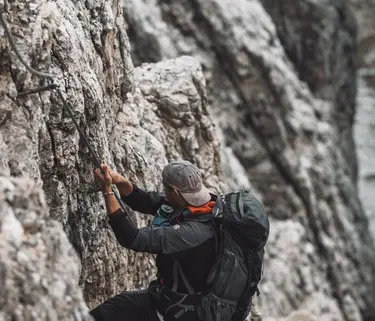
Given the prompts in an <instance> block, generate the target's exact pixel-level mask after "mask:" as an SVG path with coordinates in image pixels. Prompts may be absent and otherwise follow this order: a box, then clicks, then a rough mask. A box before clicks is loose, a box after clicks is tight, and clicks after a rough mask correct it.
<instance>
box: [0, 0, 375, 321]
mask: <svg viewBox="0 0 375 321" xmlns="http://www.w3.org/2000/svg"><path fill="white" fill-rule="evenodd" d="M0 8H1V9H2V10H4V11H5V17H6V19H7V21H8V24H9V25H10V26H11V29H12V32H13V34H14V35H15V39H16V43H17V46H18V47H19V48H20V50H21V52H22V55H23V56H24V57H25V59H26V61H27V62H28V63H30V64H31V65H32V66H33V67H34V68H36V69H38V70H45V71H48V72H50V73H52V74H53V75H55V79H56V82H57V84H58V85H59V86H60V88H61V90H62V91H63V93H64V95H65V97H66V99H67V100H68V101H69V102H70V103H71V105H72V107H73V108H74V113H75V116H76V118H77V119H78V121H79V124H80V126H81V127H82V128H83V130H84V131H85V133H86V135H87V136H88V137H89V140H90V143H91V144H92V145H93V147H94V149H95V151H96V152H97V154H98V155H100V157H101V158H102V159H103V160H105V161H106V162H108V163H109V164H110V165H111V166H112V167H113V168H116V169H117V170H118V171H120V172H122V173H123V174H124V175H126V176H127V177H129V178H130V179H131V180H132V181H133V182H135V183H136V184H138V185H139V186H141V187H144V188H147V189H157V190H158V189H160V188H161V184H160V183H161V182H160V171H161V169H162V167H163V166H164V165H165V164H166V163H167V162H168V161H171V160H174V159H176V158H185V159H189V160H191V161H193V162H194V163H196V164H197V165H198V166H199V167H200V168H202V170H203V171H204V173H205V182H206V184H207V186H208V187H209V188H211V189H212V191H216V192H218V191H225V190H228V189H230V188H235V187H237V186H241V187H251V188H252V190H253V191H254V193H256V194H257V195H258V196H259V197H260V199H261V200H262V201H263V203H264V204H265V207H266V209H267V211H268V213H269V215H270V219H271V228H272V231H271V235H270V240H269V243H268V246H267V255H266V261H265V266H266V267H265V271H264V272H265V276H264V280H263V282H262V284H261V292H262V296H261V297H260V306H261V309H262V313H263V315H264V316H265V318H279V317H285V316H287V315H289V314H290V313H292V312H293V311H294V310H300V309H303V310H307V311H310V312H312V313H314V314H316V315H317V316H319V318H320V320H353V321H354V320H356V321H357V320H363V319H364V318H366V317H368V318H370V317H371V316H372V317H375V311H374V310H373V309H372V306H373V302H374V299H375V289H374V287H375V276H374V275H375V255H374V253H375V252H374V251H375V249H374V244H373V241H372V239H371V236H370V234H369V231H368V226H367V221H366V217H365V215H364V212H363V210H362V206H361V203H360V201H359V198H358V193H357V189H356V180H357V164H356V157H355V152H354V143H353V132H352V126H353V119H354V115H355V95H356V77H355V63H354V62H355V59H356V57H355V55H356V27H355V19H354V17H353V15H352V11H351V9H350V8H349V6H348V4H347V3H346V2H344V1H335V2H334V3H333V2H332V1H320V2H316V1H309V0H303V1H298V2H284V1H268V0H263V1H258V0H239V1H236V2H235V3H234V2H233V1H231V0H177V1H169V0H125V1H124V2H122V1H117V0H113V1H106V0H99V1H98V0H97V1H94V0H87V1H85V2H82V1H72V0H59V1H47V0H31V1H28V2H26V1H6V2H4V3H3V2H2V1H0ZM0 35H1V38H0V57H1V59H0V97H1V99H0V149H1V153H0V175H1V182H2V183H1V184H0V185H1V191H2V194H4V195H5V196H1V197H0V208H1V213H2V217H3V219H2V220H0V231H1V239H0V250H1V251H2V253H8V254H7V256H6V255H4V256H3V255H2V256H1V265H0V275H1V278H0V280H2V281H4V284H5V285H6V286H5V287H2V289H3V290H2V291H5V292H4V293H5V294H6V295H2V296H1V299H0V300H2V303H4V304H2V306H4V307H6V308H2V307H1V313H2V314H0V318H3V319H4V320H13V319H15V318H16V317H17V318H18V319H19V320H36V319H38V320H39V319H41V320H48V319H51V318H49V315H50V314H49V313H53V312H52V311H53V309H55V310H56V311H58V312H56V313H58V314H59V315H61V318H63V319H66V320H68V319H72V320H73V319H87V318H88V316H87V310H86V308H85V307H84V302H83V299H84V300H85V302H86V303H87V305H88V306H89V307H93V306H95V305H96V304H98V303H100V302H101V301H103V300H104V299H106V298H107V297H109V296H112V295H114V294H116V293H119V292H120V291H123V290H124V289H132V288H138V287H142V286H144V285H146V284H147V282H148V280H149V279H150V278H152V277H153V275H154V263H153V258H152V257H151V256H148V255H144V254H135V253H133V252H131V251H127V250H124V249H123V248H121V247H120V246H119V245H117V243H116V241H115V239H114V236H113V233H112V232H111V230H110V228H109V227H108V224H107V221H106V216H105V210H104V203H103V199H102V197H101V195H100V193H98V192H97V191H96V190H97V189H96V185H95V183H94V182H93V176H92V170H93V165H92V162H91V160H90V156H89V154H88V151H87V149H86V148H85V146H84V145H83V144H82V142H81V141H80V139H79V135H78V133H77V131H76V130H75V128H74V126H73V124H72V122H71V119H70V118H69V117H68V115H67V114H66V112H64V109H63V106H62V104H61V101H60V100H59V99H58V98H57V96H56V94H55V93H54V92H48V91H47V92H44V93H41V94H34V95H31V96H26V97H22V98H20V97H17V92H21V91H24V90H27V89H29V88H33V87H37V86H38V85H41V83H40V81H39V80H38V79H37V78H35V77H33V76H31V75H30V74H29V73H28V72H27V71H26V70H25V68H24V67H23V66H22V65H20V63H19V62H18V60H17V58H16V56H15V54H14V52H12V51H11V50H10V48H9V43H8V41H7V39H6V38H5V37H4V32H3V29H0ZM128 36H129V38H128ZM129 40H130V41H129ZM191 56H193V57H191ZM133 63H134V65H135V66H136V67H133ZM142 63H147V64H142ZM220 143H221V145H220ZM14 177H16V178H14ZM30 180H32V181H34V182H35V183H34V184H32V183H31V182H30ZM41 189H42V190H43V192H41ZM9 191H10V192H9ZM43 193H44V196H43ZM36 198H37V199H38V200H36ZM44 198H45V200H46V205H45V204H44V201H43V199H44ZM15 199H16V200H18V199H20V202H18V201H16V202H15ZM28 200H29V201H28ZM22 204H24V205H22ZM19 207H21V208H20V209H19ZM46 208H48V214H47V212H46ZM3 212H4V213H6V215H5V216H3ZM29 221H31V222H34V223H32V224H31V223H30V224H31V225H28V223H27V222H29ZM56 221H57V222H59V223H57V222H56ZM137 221H138V223H139V225H142V224H147V223H148V220H147V218H146V217H144V216H137ZM25 222H26V223H25ZM60 226H61V228H60ZM13 228H14V231H13V232H12V233H9V232H7V231H9V230H13ZM62 229H63V230H64V231H65V235H66V236H67V238H68V240H69V241H70V243H71V245H72V247H71V246H70V245H69V243H68V242H67V240H66V236H65V235H64V233H63V232H62ZM13 239H14V240H16V243H12V242H13ZM29 239H31V240H33V242H31V243H29V242H28V240H29ZM53 244H57V245H56V246H54V247H53V248H54V249H55V251H56V252H54V253H53V256H51V255H52V254H50V252H48V246H52V245H53ZM47 245H48V246H47ZM12 246H14V248H12ZM72 248H74V249H75V252H76V253H77V256H76V255H74V254H73V252H72ZM3 251H4V252H3ZM16 253H21V254H20V255H21V259H20V261H19V264H18V268H17V269H16V270H14V268H13V267H14V265H13V264H14V259H13V257H15V256H16V255H17V254H16ZM23 253H26V254H27V255H29V260H23V261H22V255H23ZM3 257H5V259H3ZM77 258H78V259H77ZM33 260H35V261H37V262H38V265H36V266H37V267H39V268H38V269H37V272H35V270H33V269H29V268H28V266H29V265H30V264H31V263H30V262H33ZM63 262H66V263H65V264H66V265H69V269H68V268H67V269H63V270H61V269H60V267H59V265H61V264H64V263H63ZM7 271H13V272H12V273H9V272H7ZM19 274H22V275H23V277H22V278H21V277H20V275H19ZM56 274H58V275H61V278H60V284H58V285H56V288H57V289H58V290H56V288H55V283H56V282H58V279H57V276H56ZM78 275H79V278H78ZM3 276H4V277H3ZM34 279H35V280H36V281H35V282H34V281H33V282H31V281H30V287H29V285H28V284H29V283H28V282H25V280H34ZM14 284H20V285H19V286H20V287H22V286H25V287H27V291H23V290H20V291H19V292H17V291H16V292H14V293H16V294H12V292H10V287H12V286H13V285H14ZM79 286H80V287H81V288H82V293H83V295H81V293H80V290H79ZM62 288H63V289H68V290H66V295H65V296H61V293H60V292H58V291H62V290H61V289H62ZM56 291H57V292H56ZM8 293H9V294H8ZM34 294H35V295H36V296H41V295H42V294H43V295H46V296H48V297H49V301H48V304H45V305H41V304H38V302H37V300H34V301H33V300H31V301H30V302H29V301H27V300H26V298H28V297H29V296H30V295H31V296H32V295H34ZM72 297H73V298H74V300H73V301H74V302H73V301H72V299H71V298H72ZM15 298H16V299H15ZM82 298H83V299H82ZM25 300H26V301H25ZM61 300H62V301H63V302H67V303H68V304H67V305H65V306H64V308H61V312H60V308H58V309H56V308H55V306H56V304H55V303H54V302H57V301H58V302H61ZM64 300H66V301H64ZM69 300H70V301H69ZM0 302H1V301H0ZM59 304H60V303H59ZM30 306H31V307H35V308H34V310H33V311H36V312H35V313H34V314H30V312H29V311H30ZM58 306H59V305H58ZM70 308H71V309H72V310H73V311H76V312H75V314H74V315H72V314H71V315H69V313H68V310H69V309H70ZM18 311H21V312H18ZM19 313H21V314H19ZM18 315H20V316H18ZM297 315H298V314H297ZM292 318H293V316H292ZM368 320H370V319H368Z"/></svg>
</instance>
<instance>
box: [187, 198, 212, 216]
mask: <svg viewBox="0 0 375 321" xmlns="http://www.w3.org/2000/svg"><path fill="white" fill-rule="evenodd" d="M214 205H215V202H214V201H209V202H207V203H205V204H203V205H201V206H188V209H189V211H190V213H191V214H192V215H199V214H209V213H212V208H213V207H214Z"/></svg>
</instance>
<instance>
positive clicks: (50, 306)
mask: <svg viewBox="0 0 375 321" xmlns="http://www.w3.org/2000/svg"><path fill="white" fill-rule="evenodd" d="M0 213H1V215H0V231H1V234H0V257H1V261H0V284H1V287H0V307H1V309H0V320H2V321H11V320H25V321H26V320H29V321H31V320H41V321H42V320H45V321H47V320H76V321H78V320H91V317H90V316H89V313H88V309H87V306H86V304H85V301H84V300H83V296H82V291H81V289H80V287H79V285H78V282H72V280H76V281H78V277H79V270H80V262H79V259H78V256H77V254H76V253H75V251H74V249H73V247H72V245H71V244H70V243H69V241H68V238H67V237H66V235H65V233H64V232H63V230H62V228H61V225H60V224H59V223H58V222H56V221H55V220H52V219H51V218H50V217H49V215H48V210H47V206H46V202H45V199H44V193H43V191H42V190H41V189H40V188H37V187H36V185H35V182H34V181H32V180H30V179H24V178H11V179H10V178H5V177H0Z"/></svg>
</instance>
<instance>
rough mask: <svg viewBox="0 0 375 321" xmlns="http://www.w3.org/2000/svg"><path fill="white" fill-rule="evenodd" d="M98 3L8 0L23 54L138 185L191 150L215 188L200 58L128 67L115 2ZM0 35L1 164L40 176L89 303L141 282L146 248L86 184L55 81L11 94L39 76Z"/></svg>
mask: <svg viewBox="0 0 375 321" xmlns="http://www.w3.org/2000/svg"><path fill="white" fill-rule="evenodd" d="M104 4H105V2H104V1H103V2H101V3H98V2H94V1H92V2H90V1H88V2H86V3H85V5H84V6H82V4H81V3H80V2H79V3H75V4H73V3H72V2H70V1H66V2H59V4H58V5H57V4H54V3H47V2H33V3H32V2H30V3H29V4H28V5H27V6H23V5H21V4H20V3H13V4H12V5H8V8H7V9H8V10H7V14H6V18H7V21H8V23H9V25H10V26H12V32H13V33H14V34H16V35H18V36H17V37H16V42H17V46H18V47H19V48H20V49H21V51H22V53H23V55H24V57H25V58H26V61H28V62H29V63H32V65H33V67H34V68H36V69H42V70H47V71H49V72H50V73H53V74H54V75H55V77H56V78H55V79H56V82H57V83H58V84H59V85H60V88H62V90H63V92H64V94H66V98H67V99H68V100H69V102H70V103H71V105H72V107H73V109H74V113H75V116H76V118H77V120H78V122H79V124H80V126H81V127H82V128H83V130H84V131H85V133H86V135H87V136H88V138H89V140H90V143H91V144H92V146H93V148H94V149H95V150H96V152H97V154H98V155H100V157H102V158H103V159H104V160H106V161H107V162H108V163H109V164H110V165H111V166H112V167H113V168H117V169H118V170H119V171H120V172H122V173H125V175H127V176H128V177H129V178H130V179H132V181H133V182H135V183H136V184H138V185H139V186H141V187H145V188H148V189H160V188H161V180H160V175H161V169H162V168H163V166H164V165H165V164H167V162H168V161H170V160H173V159H176V158H185V159H190V160H191V161H194V162H195V163H196V164H197V165H198V166H199V167H200V168H202V170H203V171H204V173H205V176H206V177H207V180H206V184H207V185H208V186H211V187H213V190H215V189H216V190H218V189H219V188H221V184H222V183H220V182H219V180H218V174H219V170H220V164H219V142H218V139H217V138H216V136H215V132H214V124H213V121H212V119H211V117H210V116H209V112H208V103H207V97H206V93H205V80H204V77H203V74H202V72H201V67H200V66H199V64H198V62H197V61H196V60H194V59H193V58H191V57H181V58H179V59H177V60H174V61H169V62H167V63H159V64H156V65H153V66H147V65H146V66H144V67H142V68H139V69H136V70H134V69H133V67H132V63H131V60H130V58H129V44H128V42H127V36H126V34H125V32H124V28H123V27H124V20H123V18H122V8H121V6H120V3H118V4H117V6H114V7H111V6H107V5H104ZM115 4H116V3H114V5H115ZM42 18H43V19H42ZM28 25H31V26H33V28H28ZM28 32H29V33H28ZM0 41H1V42H0V52H1V56H2V59H1V63H0V64H1V65H0V71H1V86H0V90H1V107H0V110H1V114H2V115H9V116H6V117H4V118H1V119H2V123H1V128H0V133H1V136H0V137H1V140H0V141H1V174H2V175H5V176H9V175H11V176H19V177H21V176H22V177H29V178H32V179H34V180H36V181H37V182H38V184H39V185H42V186H43V190H44V192H45V195H46V199H47V203H48V206H49V209H50V211H49V213H50V217H51V218H52V219H55V220H57V221H59V222H60V223H61V224H62V226H63V228H64V230H65V232H66V234H67V235H68V238H69V240H70V242H71V243H72V244H73V246H74V248H75V250H76V251H77V253H78V255H79V258H80V261H81V264H82V266H81V273H80V279H79V282H80V284H81V287H82V289H83V293H84V297H85V300H86V302H87V304H88V305H89V306H90V307H94V306H95V305H97V304H99V303H100V302H102V301H104V300H105V299H107V298H108V297H110V296H112V295H114V294H116V293H119V292H122V291H123V290H125V289H133V288H136V287H140V286H143V285H145V284H147V282H148V281H149V278H151V277H154V272H155V271H154V263H153V259H152V257H150V256H148V255H143V254H135V253H133V252H131V253H130V252H129V251H126V250H124V249H123V248H121V247H120V246H119V245H118V244H117V242H116V240H115V238H114V236H113V233H112V232H111V230H110V228H109V225H108V224H107V219H106V215H105V210H104V208H105V207H104V203H103V199H102V196H101V193H98V192H95V193H92V190H95V187H96V186H95V184H94V183H93V175H92V170H93V165H92V162H91V160H90V156H89V154H88V151H87V149H86V147H85V146H84V145H83V144H82V141H80V139H79V135H78V133H77V131H76V130H75V128H74V126H73V124H72V121H71V119H70V118H69V117H68V116H67V114H66V112H64V110H63V106H62V104H61V102H60V101H59V99H58V98H57V97H56V94H55V93H51V92H44V93H42V94H39V95H31V96H27V97H26V98H19V99H17V97H16V95H17V91H23V90H27V89H29V88H32V87H36V86H38V80H37V79H35V78H34V77H30V74H28V73H27V72H26V70H25V68H24V67H23V66H22V65H20V63H19V62H18V60H17V59H16V57H15V55H14V54H13V52H11V51H10V50H9V48H8V43H7V41H6V39H5V38H4V37H1V40H0ZM35 42H37V44H35ZM83 48H84V49H85V50H83ZM34 57H35V58H34ZM41 59H42V60H41ZM130 83H131V84H132V91H131V92H129V89H130V86H129V84H130ZM223 186H224V185H223ZM145 223H146V220H145V219H144V218H143V219H142V218H139V224H145ZM61 254H63V253H61ZM46 273H47V272H46ZM72 282H73V284H76V283H77V282H78V280H74V279H72Z"/></svg>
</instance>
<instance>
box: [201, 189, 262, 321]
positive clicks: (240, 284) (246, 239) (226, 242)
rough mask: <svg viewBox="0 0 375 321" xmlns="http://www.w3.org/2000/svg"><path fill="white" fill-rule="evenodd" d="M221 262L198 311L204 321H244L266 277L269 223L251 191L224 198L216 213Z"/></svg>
mask: <svg viewBox="0 0 375 321" xmlns="http://www.w3.org/2000/svg"><path fill="white" fill-rule="evenodd" d="M213 217H214V220H215V223H216V225H217V227H218V258H217V260H216V262H215V264H214V267H213V268H212V270H211V273H210V274H209V276H208V279H207V282H208V284H210V289H211V290H210V292H209V293H207V294H205V295H204V296H203V298H202V301H201V304H200V305H199V306H198V308H197V312H198V316H199V318H200V319H201V320H204V321H230V320H232V321H242V320H244V319H245V318H246V316H247V315H248V314H249V312H250V308H251V298H252V296H253V295H254V294H255V292H258V293H259V291H258V283H259V281H260V279H261V276H262V262H263V254H264V246H265V244H266V242H267V239H268V235H269V221H268V217H267V215H266V214H265V212H264V209H263V206H262V204H261V203H260V202H259V201H258V200H257V199H256V198H255V197H254V195H252V194H251V193H250V192H249V191H247V190H241V191H239V192H236V193H230V194H227V195H225V196H220V197H218V199H217V202H216V204H215V207H214V209H213Z"/></svg>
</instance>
